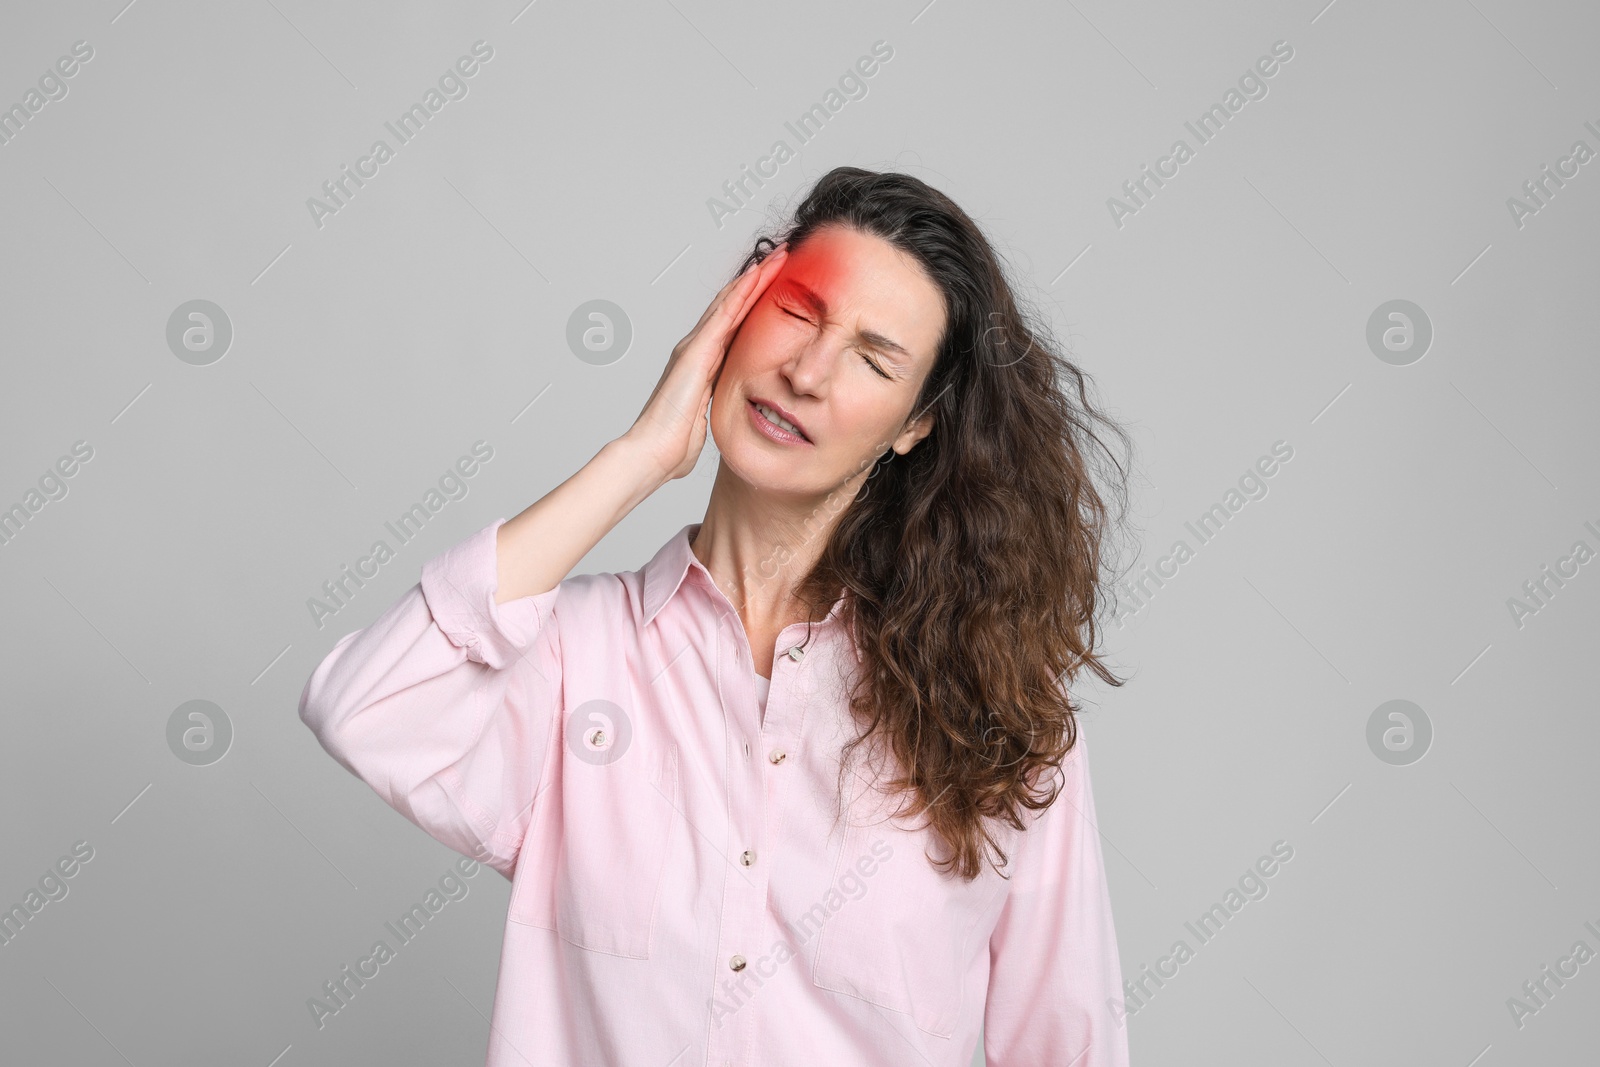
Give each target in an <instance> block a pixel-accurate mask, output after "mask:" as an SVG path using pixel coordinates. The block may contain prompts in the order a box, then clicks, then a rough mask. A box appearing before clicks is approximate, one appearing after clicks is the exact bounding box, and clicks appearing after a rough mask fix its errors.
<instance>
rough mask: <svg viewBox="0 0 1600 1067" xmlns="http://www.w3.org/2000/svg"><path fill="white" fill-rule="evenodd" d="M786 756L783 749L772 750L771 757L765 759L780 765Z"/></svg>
mask: <svg viewBox="0 0 1600 1067" xmlns="http://www.w3.org/2000/svg"><path fill="white" fill-rule="evenodd" d="M788 755H789V753H787V752H785V751H784V750H783V749H781V748H775V749H773V750H772V755H770V756H768V757H767V758H768V759H769V760H771V761H772V762H773V763H782V762H783V761H784V758H785V757H786V756H788Z"/></svg>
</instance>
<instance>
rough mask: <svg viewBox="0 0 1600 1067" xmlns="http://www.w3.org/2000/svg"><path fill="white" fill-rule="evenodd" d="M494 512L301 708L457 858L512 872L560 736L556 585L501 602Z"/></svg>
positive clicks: (326, 738)
mask: <svg viewBox="0 0 1600 1067" xmlns="http://www.w3.org/2000/svg"><path fill="white" fill-rule="evenodd" d="M505 521H506V520H505V519H503V518H501V519H497V520H495V521H494V522H492V523H490V524H489V525H488V526H486V527H484V528H483V529H482V530H479V531H478V532H477V533H475V534H472V535H471V536H470V537H468V538H466V539H465V540H463V541H461V542H460V543H459V544H456V545H455V546H453V547H452V548H450V549H448V550H447V551H445V552H443V553H441V554H440V555H438V556H435V557H434V558H433V559H431V560H429V561H428V562H427V563H425V564H424V565H423V568H422V578H421V581H420V582H419V583H418V584H417V585H414V586H412V587H411V588H410V589H409V590H407V591H406V593H405V595H403V596H402V597H401V598H400V599H399V600H398V601H397V602H396V603H395V604H393V605H392V606H391V607H390V608H389V609H388V610H387V611H385V612H384V613H383V614H382V615H381V616H379V618H378V619H377V620H375V621H374V622H373V623H372V625H370V626H368V627H366V628H365V629H363V630H357V631H356V632H354V633H351V634H346V635H345V636H344V637H342V638H340V639H339V641H338V642H337V643H336V644H335V645H334V646H333V648H332V649H331V650H330V651H329V652H328V654H327V656H326V657H325V658H324V659H323V660H322V662H321V663H320V664H319V665H318V666H317V668H316V670H315V671H313V672H312V674H311V677H310V678H309V679H308V680H307V682H306V685H305V689H304V691H303V692H302V693H301V696H300V718H301V721H303V722H304V723H305V724H306V725H307V726H308V727H310V728H311V731H312V732H313V733H314V734H315V735H316V737H317V740H318V741H319V742H320V743H321V744H322V747H323V748H324V749H326V750H327V751H328V753H329V754H330V755H332V756H333V757H334V759H336V760H338V761H339V763H341V764H342V765H344V767H345V768H346V769H347V770H349V771H350V772H351V773H352V774H354V775H355V776H356V777H357V778H360V779H361V780H362V781H364V782H366V783H367V785H369V786H371V787H372V789H373V790H374V791H375V792H376V793H377V794H378V795H379V796H380V797H382V798H383V800H384V801H385V802H386V803H387V804H389V805H390V806H391V807H393V808H394V809H395V810H396V811H399V812H400V813H401V814H403V815H404V816H405V817H406V818H408V819H410V820H411V821H412V822H413V823H415V824H416V825H418V826H419V827H421V828H422V829H423V830H426V831H427V832H428V833H429V834H431V835H432V836H433V837H435V838H436V839H438V840H439V841H441V842H443V843H444V844H446V845H448V846H449V847H450V848H453V849H455V850H456V851H457V852H460V853H461V854H462V855H465V856H470V857H471V858H473V859H476V860H479V861H480V862H483V863H486V864H488V865H489V866H491V867H493V868H494V869H495V870H497V871H499V872H500V873H501V874H502V875H504V876H505V877H506V878H510V877H511V876H512V873H513V871H514V868H515V865H516V859H517V854H518V852H519V850H520V849H521V847H522V841H523V838H524V836H525V835H526V832H527V827H528V823H529V819H530V814H531V811H532V809H533V804H534V801H535V798H536V797H537V795H538V790H539V787H540V782H541V779H542V777H543V770H544V767H545V764H546V762H547V758H548V748H549V745H550V743H551V741H552V739H553V737H554V736H556V733H557V732H556V726H555V722H554V720H555V717H556V715H557V714H558V712H559V704H560V686H561V647H560V641H559V634H558V627H557V626H556V625H555V617H554V611H555V605H556V601H557V599H558V598H559V594H560V593H561V586H560V585H557V586H556V587H555V588H553V589H551V590H549V591H547V592H544V593H540V594H537V595H535V596H529V597H522V598H520V599H517V600H511V601H507V602H506V603H504V604H496V603H495V600H494V597H495V590H496V587H497V585H498V581H499V576H498V561H497V549H496V544H497V537H498V531H499V528H500V526H501V525H503V524H504V523H505Z"/></svg>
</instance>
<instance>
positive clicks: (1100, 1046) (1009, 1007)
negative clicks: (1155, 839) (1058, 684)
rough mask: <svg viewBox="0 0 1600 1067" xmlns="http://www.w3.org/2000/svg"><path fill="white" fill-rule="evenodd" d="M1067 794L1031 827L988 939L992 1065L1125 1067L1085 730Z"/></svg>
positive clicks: (1070, 766) (1118, 976)
mask: <svg viewBox="0 0 1600 1067" xmlns="http://www.w3.org/2000/svg"><path fill="white" fill-rule="evenodd" d="M1061 775H1062V786H1061V793H1060V795H1059V796H1058V797H1057V798H1056V801H1055V803H1054V804H1052V805H1051V806H1050V807H1049V808H1048V809H1047V810H1046V811H1045V812H1044V813H1043V814H1042V815H1040V816H1039V817H1038V819H1036V820H1035V822H1034V823H1033V824H1032V825H1031V826H1030V827H1029V829H1028V832H1027V833H1026V835H1025V840H1024V844H1023V846H1022V847H1021V848H1020V849H1019V850H1018V852H1019V854H1018V857H1017V861H1016V870H1015V871H1014V872H1013V873H1012V875H1011V878H1012V886H1011V890H1010V894H1009V896H1008V898H1007V900H1006V904H1005V906H1004V909H1003V910H1002V912H1001V915H1000V920H999V923H998V925H996V927H995V929H994V932H993V934H992V935H991V937H990V940H989V966H990V970H989V998H988V1003H987V1006H986V1008H985V1010H984V1026H983V1051H984V1057H985V1060H986V1061H987V1064H988V1067H1046V1065H1050V1067H1064V1065H1067V1064H1071V1065H1072V1067H1127V1063H1128V1037H1127V1030H1126V1029H1125V1028H1124V1025H1122V1024H1119V1022H1118V1018H1117V1015H1116V1014H1115V1013H1114V1012H1113V1010H1112V1004H1113V1003H1120V1002H1121V998H1122V964H1121V961H1120V960H1119V958H1118V956H1117V936H1116V929H1115V926H1114V925H1113V923H1112V917H1111V895H1110V892H1109V890H1108V888H1107V885H1106V872H1105V864H1104V861H1103V858H1102V855H1101V851H1100V833H1099V830H1098V821H1097V819H1096V817H1095V808H1094V793H1093V790H1092V788H1091V783H1090V778H1089V758H1088V748H1087V743H1086V738H1085V736H1084V733H1083V731H1082V730H1081V729H1080V730H1079V732H1078V739H1077V742H1076V744H1075V745H1074V746H1073V751H1072V753H1071V754H1070V755H1069V756H1068V757H1067V760H1066V762H1065V763H1063V764H1062V768H1061Z"/></svg>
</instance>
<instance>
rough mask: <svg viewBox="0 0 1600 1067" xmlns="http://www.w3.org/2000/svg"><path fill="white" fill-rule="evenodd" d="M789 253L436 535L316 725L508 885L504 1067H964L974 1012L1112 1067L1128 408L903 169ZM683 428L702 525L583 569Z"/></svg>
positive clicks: (720, 297)
mask: <svg viewBox="0 0 1600 1067" xmlns="http://www.w3.org/2000/svg"><path fill="white" fill-rule="evenodd" d="M774 245H775V242H774V241H773V240H771V239H767V238H763V239H761V240H759V241H758V242H757V243H756V245H755V248H754V250H752V252H751V253H750V254H749V256H748V257H747V259H746V262H745V265H744V269H742V270H741V272H740V274H739V275H738V277H737V278H735V279H734V280H733V281H731V282H729V283H728V285H727V286H725V287H724V288H723V290H722V291H721V292H720V293H718V294H717V296H716V298H715V299H714V300H713V301H712V302H711V305H710V306H709V307H708V308H707V309H706V311H705V314H704V315H702V316H701V318H700V321H699V322H698V323H697V324H696V325H695V328H694V329H693V330H692V331H691V332H690V333H689V335H688V336H687V337H685V338H684V339H683V340H682V341H681V342H679V344H678V345H677V346H676V347H675V348H674V349H673V351H672V355H671V357H670V359H669V360H668V361H667V365H666V368H665V370H664V371H663V372H662V375H661V379H660V381H659V382H658V383H657V385H656V387H655V390H654V392H652V394H651V396H650V399H649V400H648V401H647V402H646V404H645V406H644V410H643V411H642V412H641V413H640V415H639V417H638V419H637V420H636V421H635V422H634V424H633V426H632V427H631V428H630V429H629V430H628V432H627V433H625V434H623V435H622V436H621V437H620V438H618V439H616V440H614V441H612V442H610V443H609V444H607V445H606V446H605V447H603V448H602V449H600V451H599V452H598V453H597V454H596V455H595V456H594V458H593V459H591V460H590V461H589V462H588V463H587V464H586V465H585V466H584V467H583V468H582V469H581V470H579V471H578V472H577V473H576V474H574V475H573V476H572V477H571V478H569V479H568V480H567V481H565V482H563V483H562V484H561V485H559V486H558V487H556V488H555V489H554V490H552V491H551V492H550V493H549V494H548V495H546V496H545V497H544V498H542V499H541V500H539V501H538V502H536V503H534V504H533V505H531V506H530V507H528V508H527V509H526V510H525V511H523V512H522V513H521V514H519V515H517V516H516V517H515V518H513V519H511V520H510V521H509V522H507V521H505V520H504V519H499V520H496V521H495V522H493V523H490V524H489V525H488V526H486V527H484V528H483V529H481V530H479V531H478V532H477V533H475V534H473V535H472V536H470V537H468V538H467V539H466V540H464V541H462V542H461V543H459V544H457V545H456V546H455V547H453V548H451V549H450V550H448V551H446V552H444V553H442V554H441V555H439V556H438V557H436V558H434V559H432V560H430V561H428V562H427V563H426V564H425V565H424V566H423V568H422V576H421V581H420V583H419V584H418V585H417V586H415V587H413V588H412V589H411V590H410V591H408V592H407V593H406V595H405V596H404V597H402V598H401V600H400V601H399V603H397V604H395V605H394V606H393V607H391V608H390V609H389V610H388V611H387V612H386V613H385V614H384V615H383V616H382V617H380V618H379V619H378V620H377V621H376V622H374V623H373V624H372V625H371V626H369V627H368V628H366V629H365V630H362V631H359V632H357V633H354V634H350V635H348V636H346V637H344V638H343V639H341V640H340V641H339V642H338V643H337V644H336V645H335V646H334V648H333V650H332V651H331V652H329V654H328V656H327V658H326V659H325V660H324V661H323V663H322V664H321V666H319V667H318V668H317V670H316V671H315V672H314V673H313V675H312V676H311V679H310V681H309V682H308V683H307V686H306V690H305V693H304V695H303V697H302V700H301V706H300V714H301V717H302V719H304V721H305V722H306V724H307V725H308V726H310V727H311V729H312V730H313V731H315V733H316V735H317V737H318V738H319V740H320V741H321V743H322V744H323V746H324V747H325V748H326V749H327V750H328V751H329V752H330V753H331V754H332V755H333V756H334V757H335V758H336V759H337V760H339V762H340V763H342V764H343V765H344V766H345V767H347V768H348V769H349V770H350V771H352V772H353V773H354V774H356V775H357V776H359V777H360V778H361V779H362V780H364V781H365V782H367V783H368V784H369V785H370V786H371V787H372V788H373V789H374V790H376V791H377V793H378V794H379V795H380V796H382V797H383V799H384V800H385V801H386V802H388V803H389V804H390V805H392V806H393V807H395V808H396V809H397V810H399V811H400V812H401V813H402V814H404V815H405V816H406V817H407V818H409V819H411V820H412V821H413V822H415V823H416V824H417V825H419V826H420V827H422V828H423V829H425V830H427V831H428V832H429V833H430V834H432V835H433V836H434V837H436V838H437V839H438V840H440V841H442V842H444V843H445V844H447V845H449V846H450V847H451V848H454V849H456V850H457V851H459V852H461V853H463V854H465V855H468V856H472V857H476V858H477V859H480V860H482V861H483V862H485V863H487V864H488V865H489V866H491V867H493V868H494V869H495V870H496V871H498V872H500V873H501V874H502V875H504V876H505V877H507V878H509V879H511V880H512V890H511V901H510V909H509V915H508V922H507V924H506V932H505V942H504V948H503V952H502V957H501V965H500V977H499V984H498V988H497V991H496V995H495V1003H494V1016H493V1022H492V1026H491V1030H492V1036H491V1039H490V1045H489V1057H488V1063H489V1064H490V1067H500V1065H504V1067H510V1065H520V1064H539V1065H544V1064H607V1065H625V1067H667V1065H669V1064H671V1065H675V1067H681V1065H687V1064H696V1065H708V1067H713V1065H714V1067H721V1065H724V1064H741V1065H743V1064H759V1065H762V1067H787V1065H802V1064H803V1065H807V1067H814V1065H815V1064H818V1063H825V1064H829V1065H833V1064H862V1065H866V1064H872V1065H882V1064H902V1063H903V1064H916V1065H923V1064H933V1065H938V1067H944V1065H949V1067H967V1065H968V1064H969V1063H970V1062H971V1061H972V1057H973V1053H974V1050H975V1048H976V1045H977V1042H978V1039H979V1032H980V1026H981V1027H982V1033H983V1046H984V1052H985V1054H986V1056H987V1061H988V1063H989V1064H991V1065H994V1067H1013V1065H1024V1064H1026V1065H1043V1064H1063V1065H1064V1064H1069V1063H1070V1064H1073V1065H1074V1067H1120V1065H1122V1064H1125V1063H1126V1062H1127V1045H1126V1037H1125V1033H1124V1031H1123V1030H1122V1029H1121V1025H1120V1017H1119V1015H1118V1013H1117V1010H1116V1007H1115V1005H1116V1004H1117V1003H1119V998H1120V994H1121V992H1122V990H1121V988H1120V986H1121V973H1120V968H1119V965H1118V959H1117V951H1116V940H1115V933H1114V928H1113V924H1112V916H1111V910H1110V901H1109V897H1108V894H1107V889H1106V881H1105V874H1104V871H1103V869H1102V865H1101V852H1100V846H1099V840H1098V836H1097V833H1096V831H1095V828H1094V827H1095V814H1094V802H1093V796H1092V792H1091V789H1090V779H1089V768H1088V762H1087V755H1086V752H1085V748H1084V739H1083V738H1082V736H1080V735H1079V734H1078V732H1077V729H1076V726H1075V723H1074V712H1075V711H1076V710H1077V708H1076V706H1075V705H1074V704H1073V703H1072V702H1071V701H1070V699H1069V697H1068V694H1067V691H1066V688H1065V684H1066V683H1067V682H1068V681H1070V680H1071V679H1072V678H1073V677H1075V676H1076V675H1077V673H1078V672H1079V671H1081V670H1082V669H1084V668H1086V667H1087V668H1089V669H1092V670H1093V671H1094V672H1095V673H1096V675H1097V676H1099V677H1100V678H1102V679H1103V680H1105V681H1107V682H1108V683H1110V684H1112V685H1120V684H1121V682H1120V680H1118V679H1116V678H1115V677H1114V676H1113V675H1112V674H1111V672H1110V671H1109V670H1107V669H1106V667H1105V666H1104V665H1103V664H1102V663H1101V662H1100V661H1099V659H1098V658H1097V657H1096V655H1095V653H1094V651H1093V649H1094V645H1095V618H1096V614H1097V613H1096V602H1097V601H1096V597H1097V584H1098V583H1099V580H1100V573H1099V572H1100V568H1101V563H1102V557H1101V547H1102V535H1103V534H1104V533H1105V532H1106V530H1107V522H1106V519H1107V514H1108V509H1107V508H1106V507H1105V505H1104V503H1103V499H1102V497H1101V496H1100V495H1099V493H1098V492H1097V491H1096V488H1095V486H1094V484H1093V478H1091V474H1092V473H1095V472H1096V471H1097V470H1098V468H1094V469H1092V464H1091V460H1092V458H1093V455H1094V454H1093V452H1092V451H1091V450H1090V449H1089V448H1088V445H1089V444H1090V443H1094V444H1096V445H1098V444H1099V439H1098V438H1097V437H1095V436H1094V434H1093V432H1092V428H1093V425H1094V424H1095V423H1097V422H1098V423H1101V424H1103V425H1106V426H1110V428H1111V429H1112V431H1113V432H1114V433H1115V434H1116V435H1117V436H1118V437H1119V438H1120V439H1122V440H1123V441H1124V442H1126V436H1125V435H1124V434H1122V432H1121V431H1120V430H1119V429H1117V428H1116V427H1115V426H1114V425H1112V424H1110V423H1109V422H1107V421H1106V420H1104V418H1103V417H1102V416H1101V415H1099V414H1098V413H1096V412H1095V410H1094V409H1093V407H1092V406H1091V405H1090V403H1089V401H1088V398H1087V394H1086V389H1085V379H1084V377H1083V376H1082V375H1081V374H1080V373H1079V372H1078V371H1077V370H1076V368H1074V367H1073V366H1072V365H1071V364H1070V363H1068V362H1067V361H1066V360H1064V359H1062V358H1061V357H1060V356H1058V355H1056V354H1054V353H1053V352H1051V351H1050V350H1049V349H1048V348H1047V347H1045V346H1044V344H1043V343H1042V342H1041V337H1040V335H1039V334H1037V333H1036V332H1035V331H1033V330H1031V329H1030V328H1029V326H1028V324H1027V323H1026V321H1025V319H1024V316H1023V315H1022V313H1021V312H1020V311H1019V310H1018V308H1017V306H1016V304H1015V302H1014V299H1013V296H1012V294H1011V292H1010V290H1009V288H1008V286H1007V284H1006V282H1005V279H1004V276H1003V273H1002V271H1001V269H1000V266H999V264H998V261H997V258H996V256H995V254H994V252H993V250H992V249H991V248H990V247H989V245H988V243H987V242H986V241H985V239H984V238H983V236H982V234H981V233H980V232H979V230H978V228H977V226H976V225H975V224H974V223H973V222H972V220H971V219H970V218H969V217H968V216H967V215H966V214H965V213H964V212H962V211H961V209H960V208H958V207H957V206H956V205H955V204H954V203H953V202H951V201H950V200H949V199H948V198H947V197H945V196H944V195H942V194H940V193H939V192H937V191H935V190H933V189H932V188H930V187H928V186H927V185H925V184H923V183H922V182H920V181H918V180H916V179H914V178H910V177H907V176H905V175H900V174H878V173H872V172H869V171H865V170H860V169H856V168H849V167H842V168H839V169H836V170H834V171H832V172H831V173H829V174H828V175H826V176H825V177H824V178H822V179H821V180H820V181H819V182H818V184H817V185H816V187H815V188H814V189H813V190H812V191H811V193H810V194H809V195H808V196H807V198H806V199H805V201H804V203H803V204H802V205H801V207H800V208H799V210H798V212H797V214H796V216H795V218H794V220H793V222H792V224H791V225H790V226H789V227H788V228H787V231H786V232H785V233H784V234H783V235H782V241H781V243H776V247H774ZM1066 383H1070V385H1068V384H1066ZM708 407H709V418H707V411H708ZM708 423H709V427H710V432H711V434H712V436H713V437H714V438H715V439H716V443H717V447H718V450H719V451H720V454H721V458H720V463H719V465H718V468H717V475H716V481H715V483H714V485H713V487H712V490H711V498H710V502H709V504H708V505H707V508H706V513H705V518H704V520H703V521H702V522H700V523H695V524H691V525H688V526H685V527H683V528H682V529H681V530H679V531H678V533H676V534H675V535H673V536H672V537H671V538H670V539H669V540H668V541H667V542H666V544H665V545H663V546H662V547H661V549H660V550H659V551H658V552H657V553H656V554H655V556H654V558H652V559H651V560H650V561H649V562H648V563H647V564H645V565H644V567H642V568H641V569H640V570H638V571H631V572H627V573H622V574H587V575H577V576H573V577H567V575H568V572H569V571H571V570H572V568H573V567H574V566H576V564H577V563H578V562H579V560H581V559H582V558H583V557H584V555H585V554H586V553H588V552H589V550H590V549H592V548H593V547H594V546H595V545H596V544H597V543H598V542H599V541H600V539H601V538H602V537H604V536H605V534H606V533H607V531H609V530H610V529H611V528H612V527H613V526H615V525H616V524H617V523H618V522H619V521H620V520H621V519H622V518H623V516H625V515H627V514H628V512H629V511H631V510H632V509H633V508H634V507H636V506H637V505H638V504H639V503H640V502H641V501H643V500H644V499H645V498H646V497H648V496H649V495H650V494H651V493H652V492H654V491H655V490H656V489H658V488H660V487H661V486H662V485H663V484H665V483H666V482H668V481H670V480H672V479H675V478H681V477H683V476H684V475H686V474H688V473H689V472H690V471H691V470H693V469H694V467H695V464H696V460H697V458H698V456H699V454H700V452H701V448H702V446H703V444H704V442H705V436H706V432H707V425H708ZM1108 454H1109V453H1108ZM1113 467H1114V469H1115V470H1116V471H1117V472H1118V473H1121V472H1123V471H1124V470H1125V468H1124V467H1123V466H1122V465H1121V464H1119V463H1113ZM1122 484H1123V486H1124V489H1125V480H1124V482H1123V483H1122Z"/></svg>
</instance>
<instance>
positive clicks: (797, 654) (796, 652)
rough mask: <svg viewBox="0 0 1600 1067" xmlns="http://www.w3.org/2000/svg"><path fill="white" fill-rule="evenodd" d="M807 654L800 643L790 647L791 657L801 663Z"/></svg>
mask: <svg viewBox="0 0 1600 1067" xmlns="http://www.w3.org/2000/svg"><path fill="white" fill-rule="evenodd" d="M805 654H806V650H805V649H803V648H801V647H800V646H799V645H795V646H794V647H793V648H791V649H789V658H790V659H792V660H794V661H795V662H796V663H799V662H800V661H801V660H802V659H803V658H804V657H805Z"/></svg>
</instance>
